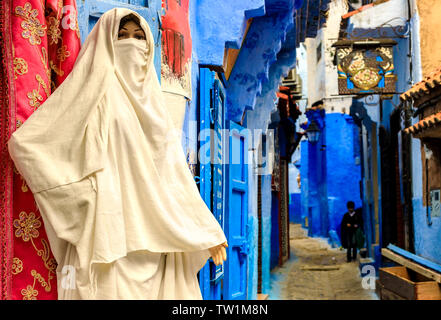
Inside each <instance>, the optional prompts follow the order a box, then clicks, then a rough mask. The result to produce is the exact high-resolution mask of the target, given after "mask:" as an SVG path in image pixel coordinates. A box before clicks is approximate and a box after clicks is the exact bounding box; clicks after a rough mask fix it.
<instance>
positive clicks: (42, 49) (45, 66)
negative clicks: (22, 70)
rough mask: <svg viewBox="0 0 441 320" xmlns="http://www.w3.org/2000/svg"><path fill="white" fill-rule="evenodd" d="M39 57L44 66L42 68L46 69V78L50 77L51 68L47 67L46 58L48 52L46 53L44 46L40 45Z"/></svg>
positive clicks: (47, 60) (47, 61)
mask: <svg viewBox="0 0 441 320" xmlns="http://www.w3.org/2000/svg"><path fill="white" fill-rule="evenodd" d="M40 59H41V63H42V64H43V66H44V69H45V70H46V75H47V78H48V79H50V78H51V70H50V69H49V59H48V54H47V51H46V48H45V47H41V57H40Z"/></svg>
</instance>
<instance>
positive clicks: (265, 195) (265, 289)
mask: <svg viewBox="0 0 441 320" xmlns="http://www.w3.org/2000/svg"><path fill="white" fill-rule="evenodd" d="M262 190H266V191H267V192H262V293H266V294H267V293H269V290H270V270H271V267H270V256H271V230H272V229H271V228H272V221H271V216H272V215H271V208H272V197H271V175H269V174H268V175H262ZM268 191H269V192H268Z"/></svg>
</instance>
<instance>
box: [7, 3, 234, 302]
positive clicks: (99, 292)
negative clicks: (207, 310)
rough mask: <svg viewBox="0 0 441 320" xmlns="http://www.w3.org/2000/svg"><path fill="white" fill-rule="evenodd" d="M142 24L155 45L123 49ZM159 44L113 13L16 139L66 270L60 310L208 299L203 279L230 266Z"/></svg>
mask: <svg viewBox="0 0 441 320" xmlns="http://www.w3.org/2000/svg"><path fill="white" fill-rule="evenodd" d="M129 14H133V15H135V16H136V17H138V19H139V25H140V27H141V28H142V30H143V31H144V34H145V36H146V39H145V40H143V39H136V38H127V37H126V38H125V39H122V40H119V39H118V31H119V26H120V21H121V19H122V18H123V17H125V16H127V15H129ZM153 55H154V40H153V36H152V34H151V31H150V29H149V26H148V24H147V22H146V21H145V20H144V19H143V18H142V17H141V16H140V15H139V14H137V13H136V12H134V11H132V10H129V9H125V8H115V9H112V10H110V11H108V12H106V13H104V14H103V15H102V16H101V17H100V19H99V20H98V22H97V24H96V25H95V26H94V28H93V29H92V31H91V33H90V34H89V36H88V38H87V39H86V41H85V42H84V45H83V47H82V48H81V51H80V53H79V56H78V58H77V60H76V63H75V65H74V68H73V70H72V72H71V73H70V74H69V76H68V77H67V78H66V80H65V81H64V82H63V83H62V84H61V85H60V86H59V87H58V89H57V90H55V91H54V92H53V94H52V95H51V96H50V97H49V98H48V99H47V100H46V101H45V103H43V104H42V105H41V106H40V107H39V108H38V109H37V110H36V111H35V112H34V113H33V114H32V115H31V116H30V117H29V118H28V119H27V120H26V122H25V123H23V124H22V125H21V126H20V128H19V129H17V130H16V131H15V132H14V133H13V134H12V136H11V138H10V140H9V142H8V147H9V152H10V155H11V158H12V159H13V161H14V163H15V165H16V167H17V169H18V171H19V172H20V174H21V175H22V176H23V177H24V179H25V180H26V182H27V184H28V186H29V188H30V189H31V191H32V192H33V194H34V197H35V201H36V203H37V206H38V208H39V210H40V213H41V215H42V218H43V221H44V224H45V228H46V231H47V234H48V238H49V242H50V245H51V249H52V252H53V254H54V257H55V259H56V260H57V263H58V267H57V276H58V297H59V299H202V296H201V292H200V288H199V284H198V279H197V273H198V271H199V270H200V269H201V268H202V267H203V266H204V264H205V263H206V262H207V260H208V258H210V256H212V257H213V260H214V261H215V263H216V264H220V263H222V261H223V260H225V259H226V253H225V248H224V247H225V246H227V243H226V237H225V234H224V232H223V230H222V228H221V226H220V225H219V223H218V221H217V220H216V219H215V217H214V216H213V214H212V213H211V212H210V210H209V208H208V207H207V206H206V204H205V203H204V201H203V199H202V198H201V196H200V194H199V190H198V188H197V186H196V184H195V182H194V179H193V176H192V174H191V172H190V170H189V168H188V166H187V163H186V160H185V155H184V152H183V150H182V146H181V142H180V140H179V139H178V137H179V134H177V132H176V130H174V128H173V122H172V120H171V117H170V114H169V109H170V108H171V107H169V106H165V105H164V101H163V97H162V93H161V89H160V85H159V81H158V79H157V76H156V72H155V68H154V63H153Z"/></svg>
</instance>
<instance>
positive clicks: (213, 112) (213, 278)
mask: <svg viewBox="0 0 441 320" xmlns="http://www.w3.org/2000/svg"><path fill="white" fill-rule="evenodd" d="M199 79H200V96H199V98H200V100H199V115H200V119H199V134H200V137H199V139H198V140H199V161H200V162H199V163H200V170H199V174H200V189H199V191H200V193H201V196H202V198H203V199H204V201H205V203H206V204H207V206H208V207H209V208H210V210H211V211H212V212H213V215H214V216H215V217H216V219H217V220H218V221H219V223H220V224H221V226H222V227H223V228H224V218H223V217H224V200H223V199H224V196H223V195H224V174H223V173H224V166H223V164H222V159H223V136H222V129H223V128H224V127H225V124H224V107H225V93H224V89H223V86H222V84H221V82H220V81H219V80H217V79H216V77H215V73H214V72H213V71H210V70H209V69H207V68H201V69H200V78H199ZM223 279H224V266H223V265H220V266H216V265H215V264H214V263H213V261H212V260H211V259H210V260H209V261H208V262H207V263H206V265H205V266H204V267H203V268H202V269H201V271H200V272H199V285H200V287H201V292H202V297H203V298H204V299H205V300H220V299H221V298H222V291H221V288H222V281H223Z"/></svg>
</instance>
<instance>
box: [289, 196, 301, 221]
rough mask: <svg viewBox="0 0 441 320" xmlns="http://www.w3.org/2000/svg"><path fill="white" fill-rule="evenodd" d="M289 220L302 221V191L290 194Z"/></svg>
mask: <svg viewBox="0 0 441 320" xmlns="http://www.w3.org/2000/svg"><path fill="white" fill-rule="evenodd" d="M289 222H291V223H302V208H301V199H300V193H291V194H290V203H289Z"/></svg>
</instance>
